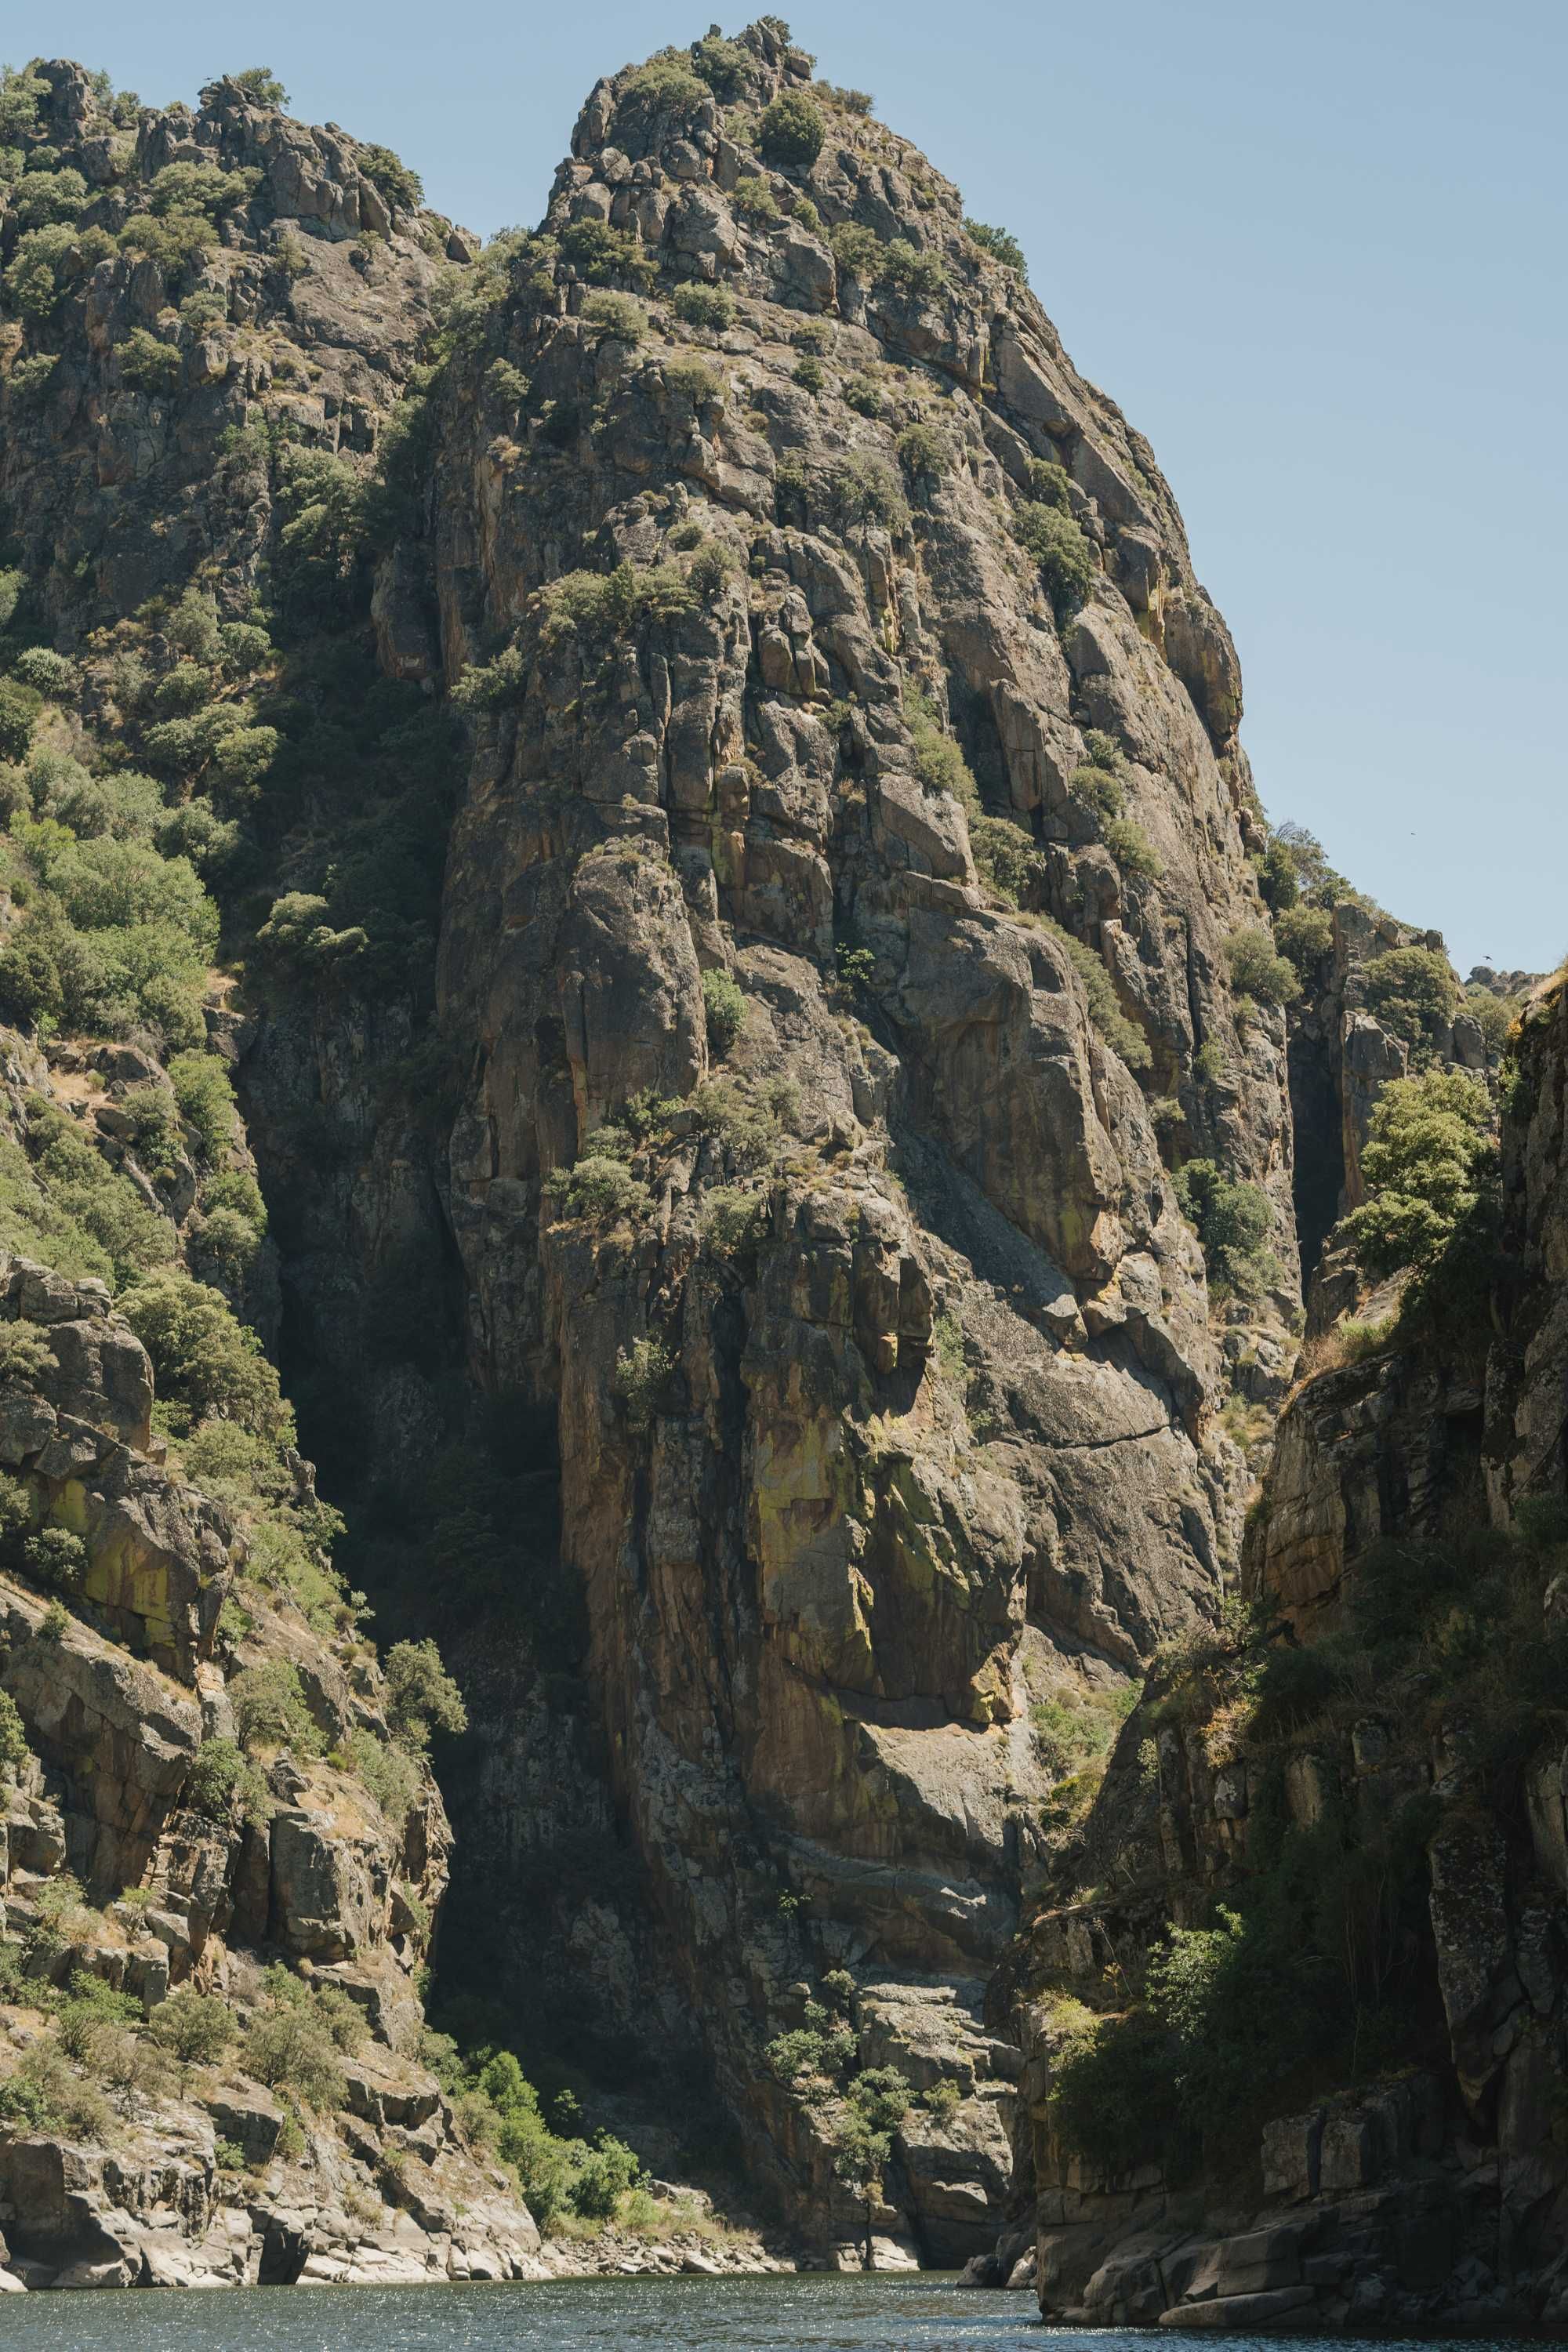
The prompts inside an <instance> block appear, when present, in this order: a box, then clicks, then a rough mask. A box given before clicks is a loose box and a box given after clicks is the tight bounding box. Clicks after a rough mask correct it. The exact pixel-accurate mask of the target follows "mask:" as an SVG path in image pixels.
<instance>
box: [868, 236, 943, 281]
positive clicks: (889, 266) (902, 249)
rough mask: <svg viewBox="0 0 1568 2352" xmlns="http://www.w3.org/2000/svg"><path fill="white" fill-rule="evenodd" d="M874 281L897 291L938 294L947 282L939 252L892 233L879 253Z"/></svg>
mask: <svg viewBox="0 0 1568 2352" xmlns="http://www.w3.org/2000/svg"><path fill="white" fill-rule="evenodd" d="M877 283H878V284H879V286H891V287H893V288H894V289H896V290H897V291H898V292H899V293H900V294H913V295H926V294H939V293H940V292H941V291H942V288H943V287H944V286H945V285H946V284H947V264H946V262H945V261H944V260H943V259H942V256H941V254H940V253H928V252H925V251H923V250H922V249H921V247H918V246H913V245H911V244H910V241H909V239H908V238H907V237H902V236H895V237H893V238H892V239H891V240H890V241H889V243H888V244H887V245H885V246H883V247H882V248H881V251H880V253H879V257H878V262H877Z"/></svg>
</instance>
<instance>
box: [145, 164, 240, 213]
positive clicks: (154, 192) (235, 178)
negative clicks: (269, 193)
mask: <svg viewBox="0 0 1568 2352" xmlns="http://www.w3.org/2000/svg"><path fill="white" fill-rule="evenodd" d="M261 179H262V174H261V173H260V172H259V171H256V170H251V171H243V172H225V171H223V170H221V169H220V167H219V166H218V165H217V164H216V163H165V164H164V165H163V168H162V169H161V170H160V171H158V172H157V173H154V174H153V183H152V188H151V192H150V194H149V199H148V201H149V203H150V204H151V205H152V208H153V212H154V213H156V214H157V215H159V217H160V218H161V219H167V218H170V217H173V216H176V215H187V214H194V213H205V215H207V218H208V219H209V220H215V221H216V219H217V218H218V217H219V215H221V214H223V213H226V212H232V211H233V209H234V207H235V206H236V205H240V204H244V203H245V202H246V201H247V198H248V197H250V196H252V195H254V194H255V193H256V191H257V189H258V187H259V186H260V184H261Z"/></svg>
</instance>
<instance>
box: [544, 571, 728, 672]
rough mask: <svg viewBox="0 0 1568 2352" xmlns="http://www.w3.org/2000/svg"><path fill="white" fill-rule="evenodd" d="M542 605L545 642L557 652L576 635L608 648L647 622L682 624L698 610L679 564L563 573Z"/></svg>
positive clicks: (553, 583)
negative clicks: (678, 622)
mask: <svg viewBox="0 0 1568 2352" xmlns="http://www.w3.org/2000/svg"><path fill="white" fill-rule="evenodd" d="M695 606H696V599H695V597H694V596H693V594H692V592H691V589H690V587H689V584H688V582H687V580H686V577H685V575H684V573H683V572H681V570H680V568H679V565H678V564H674V563H656V564H651V565H649V566H647V568H646V569H639V568H638V567H637V565H636V564H632V563H618V564H617V565H616V569H615V570H614V571H613V572H608V573H605V572H566V573H564V574H563V577H562V578H561V579H559V580H555V581H552V583H551V584H550V585H549V587H548V588H546V589H545V590H544V591H543V593H542V625H541V627H540V633H539V634H540V643H541V645H542V646H543V647H544V648H545V650H546V651H547V652H553V651H555V650H556V649H557V648H558V647H560V646H562V645H563V644H564V643H565V642H566V641H567V640H568V638H570V637H573V636H575V637H577V638H579V639H581V640H584V641H586V642H587V643H589V644H594V643H595V642H597V643H604V642H606V641H608V640H609V639H610V638H612V637H616V636H618V635H625V634H626V633H627V632H629V631H631V630H633V629H636V628H637V627H638V626H639V625H640V624H641V623H642V622H643V621H644V620H645V619H647V620H654V621H671V620H679V619H682V618H684V617H685V615H686V614H689V613H690V612H692V611H693V610H694V609H695Z"/></svg>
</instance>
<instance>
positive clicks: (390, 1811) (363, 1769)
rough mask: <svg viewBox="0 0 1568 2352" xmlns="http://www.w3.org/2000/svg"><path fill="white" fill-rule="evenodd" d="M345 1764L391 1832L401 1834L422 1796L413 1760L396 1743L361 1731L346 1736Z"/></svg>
mask: <svg viewBox="0 0 1568 2352" xmlns="http://www.w3.org/2000/svg"><path fill="white" fill-rule="evenodd" d="M348 1760H349V1764H350V1768H351V1769H352V1770H353V1771H354V1772H355V1773H356V1774H357V1775H358V1777H359V1779H360V1780H363V1782H364V1785H365V1787H366V1788H367V1789H368V1790H370V1793H371V1795H372V1796H373V1797H374V1799H375V1801H376V1803H377V1804H378V1805H379V1806H380V1807H381V1810H382V1811H383V1812H384V1814H385V1815H386V1818H387V1820H388V1821H389V1822H390V1823H391V1824H392V1826H393V1828H394V1829H395V1830H399V1831H400V1830H401V1829H402V1827H403V1824H404V1822H405V1821H406V1820H407V1818H408V1816H409V1814H410V1813H411V1812H412V1811H413V1810H414V1808H415V1806H416V1804H417V1803H418V1802H419V1800H420V1797H421V1796H422V1794H423V1793H424V1787H425V1781H424V1775H423V1773H422V1772H421V1770H420V1768H419V1764H418V1762H417V1760H416V1758H414V1757H413V1756H411V1755H410V1754H409V1752H408V1750H407V1748H402V1747H399V1746H398V1745H397V1744H396V1743H395V1742H394V1741H390V1740H384V1739H378V1738H376V1737H375V1734H374V1732H372V1731H363V1730H361V1731H352V1732H351V1733H350V1734H349V1743H348Z"/></svg>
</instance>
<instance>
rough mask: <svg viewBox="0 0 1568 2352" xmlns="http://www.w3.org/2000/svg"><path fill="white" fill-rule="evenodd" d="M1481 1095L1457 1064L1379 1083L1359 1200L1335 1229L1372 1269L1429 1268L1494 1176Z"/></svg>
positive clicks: (1378, 1272)
mask: <svg viewBox="0 0 1568 2352" xmlns="http://www.w3.org/2000/svg"><path fill="white" fill-rule="evenodd" d="M1496 1166H1497V1153H1496V1145H1495V1142H1494V1140H1493V1136H1492V1107H1491V1098H1490V1097H1489V1094H1488V1092H1487V1088H1486V1087H1485V1085H1484V1084H1483V1082H1482V1081H1481V1080H1480V1079H1479V1078H1475V1077H1471V1076H1469V1075H1468V1072H1466V1071H1463V1070H1447V1069H1442V1070H1428V1071H1426V1073H1425V1074H1424V1075H1422V1076H1419V1077H1412V1078H1396V1079H1395V1080H1394V1082H1393V1084H1392V1085H1389V1086H1386V1087H1384V1090H1383V1092H1382V1094H1381V1095H1380V1096H1379V1097H1378V1102H1377V1107H1376V1108H1375V1109H1374V1110H1373V1115H1372V1122H1371V1127H1370V1129H1369V1134H1368V1141H1367V1144H1366V1148H1365V1150H1363V1153H1362V1173H1363V1177H1364V1179H1365V1181H1366V1188H1367V1198H1366V1199H1365V1201H1363V1203H1362V1205H1361V1206H1360V1207H1359V1208H1357V1209H1352V1211H1351V1213H1350V1215H1349V1216H1348V1217H1347V1218H1346V1219H1345V1221H1344V1224H1343V1227H1342V1232H1343V1234H1344V1235H1345V1238H1346V1240H1347V1241H1348V1242H1349V1243H1350V1244H1351V1246H1352V1249H1353V1250H1354V1252H1355V1255H1356V1258H1357V1261H1358V1263H1359V1264H1360V1265H1361V1266H1362V1268H1363V1271H1364V1272H1365V1273H1367V1274H1370V1275H1373V1276H1378V1277H1381V1276H1385V1275H1390V1274H1394V1273H1397V1272H1398V1271H1399V1270H1400V1269H1401V1268H1402V1267H1405V1266H1414V1267H1415V1269H1416V1270H1417V1271H1418V1272H1421V1271H1425V1270H1426V1269H1429V1268H1431V1267H1432V1266H1433V1265H1436V1262H1437V1260H1438V1259H1439V1258H1440V1257H1441V1256H1442V1255H1443V1253H1444V1252H1445V1250H1446V1249H1447V1246H1448V1244H1449V1243H1450V1242H1451V1241H1452V1240H1453V1239H1454V1237H1455V1235H1456V1234H1457V1233H1458V1231H1459V1229H1460V1227H1461V1226H1462V1225H1463V1224H1464V1223H1466V1222H1467V1220H1468V1219H1470V1218H1471V1217H1473V1216H1474V1215H1475V1214H1476V1213H1477V1212H1478V1210H1479V1208H1480V1206H1481V1204H1482V1202H1483V1201H1484V1200H1485V1199H1486V1197H1487V1196H1488V1195H1489V1192H1491V1190H1492V1189H1493V1187H1494V1186H1495V1182H1496Z"/></svg>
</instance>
